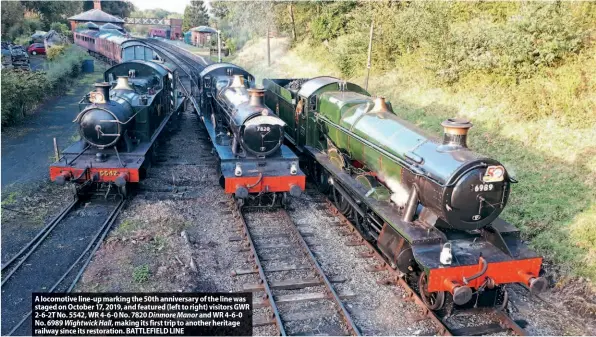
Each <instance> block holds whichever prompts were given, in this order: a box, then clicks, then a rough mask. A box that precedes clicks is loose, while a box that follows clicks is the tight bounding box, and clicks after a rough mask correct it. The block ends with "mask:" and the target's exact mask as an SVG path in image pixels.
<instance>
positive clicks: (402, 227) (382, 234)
mask: <svg viewBox="0 0 596 337" xmlns="http://www.w3.org/2000/svg"><path fill="white" fill-rule="evenodd" d="M264 85H265V87H266V90H267V91H266V96H265V103H266V105H267V106H269V107H271V109H275V111H276V112H278V114H279V116H280V117H281V119H282V120H283V121H284V122H286V123H287V128H286V138H287V140H288V142H289V143H290V144H291V145H292V146H293V147H295V148H296V150H297V151H298V152H299V153H301V154H302V157H303V158H304V161H305V162H306V163H307V166H308V170H307V171H308V173H309V175H311V176H312V177H313V179H314V180H315V181H316V183H317V185H318V186H319V188H320V190H321V191H322V192H325V193H328V194H329V195H330V197H331V199H332V200H333V201H334V203H335V204H336V206H337V208H338V209H339V210H340V211H341V212H342V213H343V214H344V215H346V216H347V217H348V218H349V219H350V220H351V221H352V222H353V224H354V226H355V227H357V229H358V230H359V231H360V232H361V233H362V234H363V236H364V237H365V238H367V240H369V241H371V242H373V243H375V244H376V246H377V247H378V249H379V251H380V252H382V253H383V255H384V256H385V258H386V260H387V261H388V263H389V264H390V265H391V266H392V267H393V268H396V269H398V270H399V271H401V272H403V273H404V274H405V275H406V276H407V277H408V278H409V279H410V281H412V283H414V285H415V286H417V288H418V289H419V292H420V294H421V297H422V299H423V301H424V302H425V304H426V305H427V306H428V308H429V309H431V310H439V309H442V308H443V307H444V306H445V303H450V304H451V305H454V306H455V307H466V306H502V305H503V306H504V305H506V303H507V293H506V291H505V290H504V289H503V285H505V284H508V283H524V284H526V285H527V286H529V287H530V289H532V290H533V291H537V292H540V291H543V290H544V289H545V288H546V286H547V282H546V280H545V279H544V278H542V277H540V276H539V273H540V269H541V264H542V258H541V257H540V256H538V255H537V254H536V253H535V252H533V251H531V250H530V249H529V248H528V247H527V246H526V245H525V244H523V243H522V241H521V239H520V233H519V231H518V230H517V229H516V228H515V227H513V226H512V225H510V224H508V223H506V222H505V221H503V220H502V219H500V218H499V214H501V212H502V211H503V209H504V208H505V206H506V204H507V199H508V197H509V193H510V190H511V184H512V183H515V179H514V178H513V177H511V176H510V174H509V172H508V171H507V170H506V169H505V168H504V166H503V165H502V164H501V163H499V162H498V161H497V160H495V159H492V158H489V157H486V156H483V155H480V154H478V153H476V152H473V151H471V150H470V149H469V148H468V146H467V144H466V138H467V134H468V130H469V129H470V127H472V124H471V123H470V122H468V121H467V120H463V119H449V120H446V121H445V122H444V123H442V125H443V127H444V135H443V139H442V140H438V139H436V138H434V137H431V136H428V135H426V134H425V133H424V132H423V131H421V130H419V129H418V128H417V127H416V126H414V125H411V124H410V123H408V122H406V121H404V120H402V119H401V118H399V116H398V114H397V113H396V112H394V110H393V108H392V107H391V104H390V103H389V102H387V101H386V100H385V99H384V98H382V97H377V98H372V97H370V94H369V93H368V92H366V91H365V90H364V89H363V88H361V87H359V86H358V85H356V84H353V83H347V82H342V81H340V80H339V79H337V78H333V77H317V78H312V79H266V80H264ZM448 300H449V301H448Z"/></svg>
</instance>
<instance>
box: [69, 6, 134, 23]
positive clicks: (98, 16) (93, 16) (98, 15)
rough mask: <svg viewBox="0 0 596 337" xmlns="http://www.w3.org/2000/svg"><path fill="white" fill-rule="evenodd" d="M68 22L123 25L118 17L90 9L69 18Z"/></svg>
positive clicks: (122, 21)
mask: <svg viewBox="0 0 596 337" xmlns="http://www.w3.org/2000/svg"><path fill="white" fill-rule="evenodd" d="M68 20H72V21H96V22H97V21H99V22H113V23H124V20H122V19H120V18H119V17H116V16H113V15H111V14H108V13H106V12H104V11H102V10H100V9H90V10H88V11H86V12H83V13H80V14H77V15H75V16H71V17H69V18H68Z"/></svg>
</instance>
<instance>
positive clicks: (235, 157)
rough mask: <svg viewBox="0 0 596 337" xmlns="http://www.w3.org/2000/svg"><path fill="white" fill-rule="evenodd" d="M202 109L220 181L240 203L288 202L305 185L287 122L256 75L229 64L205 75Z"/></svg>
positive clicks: (213, 66) (202, 78) (216, 66)
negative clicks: (287, 141)
mask: <svg viewBox="0 0 596 337" xmlns="http://www.w3.org/2000/svg"><path fill="white" fill-rule="evenodd" d="M199 76H200V93H199V95H200V103H199V104H200V109H201V111H200V113H201V118H202V120H203V122H204V124H205V127H206V129H207V131H208V133H209V137H210V139H211V141H212V143H213V146H214V148H215V150H216V151H217V154H218V157H219V160H220V166H219V169H220V184H221V186H222V187H223V188H224V189H225V192H226V193H229V194H233V195H234V197H235V198H236V199H237V200H238V202H239V204H240V205H249V203H247V202H250V205H251V206H267V207H269V206H276V205H282V206H283V205H286V204H287V203H288V201H289V199H288V196H293V197H297V196H299V195H300V194H301V193H302V191H303V190H304V188H305V183H306V176H305V175H304V173H303V172H302V171H301V170H300V168H299V163H298V157H297V156H296V155H295V154H294V153H293V152H292V151H290V149H289V148H288V147H287V146H285V145H283V140H284V127H285V125H286V123H285V122H284V121H282V120H281V119H280V118H279V117H278V116H277V115H276V114H275V113H274V112H273V111H271V110H270V109H269V108H267V107H266V106H265V105H264V103H263V95H264V90H263V89H257V88H250V84H251V83H254V77H253V76H252V75H251V74H249V73H248V72H247V71H246V70H244V69H242V68H240V67H238V66H236V65H233V64H229V63H217V64H211V65H209V66H207V67H206V68H205V69H203V71H202V72H201V73H200V75H199Z"/></svg>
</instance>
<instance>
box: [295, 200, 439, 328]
mask: <svg viewBox="0 0 596 337" xmlns="http://www.w3.org/2000/svg"><path fill="white" fill-rule="evenodd" d="M291 207H292V208H293V210H291V211H289V214H290V216H291V217H292V219H293V220H294V222H295V223H296V225H298V226H299V228H300V230H301V231H302V232H309V233H313V234H314V236H313V237H309V238H308V241H309V242H310V243H316V245H314V246H313V247H312V250H313V252H314V254H315V256H316V258H317V260H318V262H319V263H320V264H321V267H322V268H323V270H324V271H325V274H326V275H327V277H330V278H343V279H346V281H345V282H343V283H335V284H334V286H335V289H336V291H337V292H338V293H339V294H340V295H341V294H348V293H352V294H355V295H356V296H355V297H353V298H349V299H347V300H345V301H344V305H345V306H346V309H347V310H348V311H349V312H350V314H351V315H352V318H353V319H354V321H355V323H356V325H357V326H358V327H359V328H360V330H361V332H362V333H363V334H365V335H384V336H387V335H421V334H423V335H428V334H433V333H434V330H435V329H434V326H433V325H432V324H431V323H430V322H429V321H427V320H420V317H421V314H422V313H421V310H420V309H419V308H418V306H416V305H415V304H413V303H410V302H406V301H403V300H402V297H403V296H405V293H404V292H403V290H402V289H401V288H399V287H396V286H380V285H378V284H377V281H378V280H381V279H383V278H386V277H388V276H389V273H387V272H376V273H373V272H368V271H366V270H365V267H366V266H367V265H370V264H371V262H368V259H363V258H360V257H358V253H360V252H364V251H366V250H365V249H364V248H363V247H364V246H346V245H345V243H346V242H347V241H348V240H350V239H351V238H350V237H349V236H342V235H340V230H341V229H340V228H339V227H337V226H334V225H337V224H339V223H340V219H339V218H337V217H334V216H332V215H331V213H330V212H329V210H328V208H327V207H326V206H325V202H324V201H323V197H322V196H321V195H320V194H319V193H318V192H316V191H313V190H308V193H307V194H306V195H305V197H304V198H302V199H294V200H292V205H291Z"/></svg>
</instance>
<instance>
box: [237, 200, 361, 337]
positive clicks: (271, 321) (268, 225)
mask: <svg viewBox="0 0 596 337" xmlns="http://www.w3.org/2000/svg"><path fill="white" fill-rule="evenodd" d="M232 202H233V205H234V206H233V211H234V213H235V216H236V218H237V219H238V220H239V230H240V232H241V233H242V239H243V240H244V244H243V248H242V249H241V250H244V251H248V252H249V256H250V257H249V259H250V262H251V263H252V266H251V267H250V268H248V269H240V270H235V271H234V272H233V274H234V275H246V274H258V276H259V279H260V281H259V282H258V283H248V284H245V285H244V289H243V290H244V291H248V292H253V293H263V296H262V299H261V300H259V301H257V302H255V308H256V309H260V308H264V307H268V308H269V316H268V315H267V314H262V315H261V316H260V317H259V316H257V317H255V318H254V326H255V327H260V326H267V325H275V326H276V328H277V330H278V332H279V334H280V335H282V336H286V335H290V334H306V335H320V334H329V335H336V336H337V335H360V331H359V329H358V327H356V324H355V323H354V321H353V319H352V317H351V315H350V313H349V312H348V311H347V309H346V308H345V307H344V305H343V303H342V297H343V296H342V295H340V294H338V293H337V292H336V290H335V288H334V286H333V283H337V282H342V280H341V279H330V278H328V277H327V276H326V275H325V273H324V272H323V269H322V268H321V266H320V265H319V263H318V262H317V259H316V258H315V256H314V254H313V252H312V250H311V249H310V246H309V244H308V242H307V241H306V240H305V238H304V236H307V234H306V233H301V232H300V230H299V229H298V228H297V226H296V224H295V223H294V222H293V220H292V219H291V218H290V216H289V215H288V214H287V212H286V211H285V210H283V209H278V210H274V211H264V210H255V211H247V210H246V209H240V208H239V207H238V205H237V204H236V203H235V202H234V201H232ZM263 220H264V221H263ZM240 239H241V238H238V240H240ZM305 276H307V277H305ZM345 296H349V295H345ZM304 320H316V321H321V322H324V328H318V329H317V330H316V331H314V330H313V331H304V330H302V331H300V327H298V326H296V325H293V324H292V321H304Z"/></svg>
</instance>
